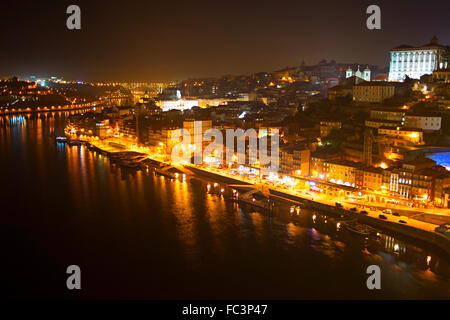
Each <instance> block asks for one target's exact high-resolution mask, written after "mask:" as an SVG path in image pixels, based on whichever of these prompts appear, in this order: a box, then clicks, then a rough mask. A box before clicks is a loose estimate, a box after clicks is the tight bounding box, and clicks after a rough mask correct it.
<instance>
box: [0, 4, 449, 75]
mask: <svg viewBox="0 0 450 320" xmlns="http://www.w3.org/2000/svg"><path fill="white" fill-rule="evenodd" d="M70 4H77V5H79V6H80V7H81V15H82V19H81V20H82V22H81V27H82V29H81V30H76V31H71V30H68V29H67V28H66V18H67V17H68V15H67V14H66V8H67V6H68V5H70ZM370 4H378V5H379V6H380V7H381V27H382V29H381V30H375V31H371V30H368V29H367V28H366V18H367V16H368V15H366V13H365V12H366V8H367V6H368V5H370ZM449 12H450V1H448V0H428V1H412V0H410V1H405V0H389V1H376V0H370V1H366V0H360V1H349V0H342V1H339V0H333V1H319V0H315V1H303V0H297V1H282V0H277V1H275V0H273V1H263V0H261V1H246V0H240V1H217V0H210V1H194V0H191V1H162V0H161V1H153V0H143V1H135V0H126V1H95V0H91V1H78V0H71V1H65V0H63V1H27V0H25V1H2V2H1V4H0V24H1V28H0V36H1V50H0V76H11V75H19V76H21V75H23V76H27V75H37V76H59V77H64V78H66V79H73V80H111V81H167V80H181V79H185V78H188V77H208V76H220V75H225V74H249V73H253V72H259V71H268V72H270V71H273V70H276V69H280V68H283V67H286V66H293V65H299V64H300V63H301V61H302V60H304V61H305V62H306V63H307V64H313V63H317V62H318V61H319V60H321V59H324V58H325V59H328V60H330V59H335V60H336V61H337V62H345V63H352V62H359V63H369V64H376V65H379V66H381V67H384V66H387V65H388V52H389V49H390V48H392V47H395V46H397V45H400V44H411V45H421V44H425V43H428V42H429V41H430V39H431V37H432V36H433V35H436V36H437V37H438V38H439V42H440V43H441V44H450V32H449V31H450V18H449Z"/></svg>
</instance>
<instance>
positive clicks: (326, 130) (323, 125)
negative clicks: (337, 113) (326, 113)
mask: <svg viewBox="0 0 450 320" xmlns="http://www.w3.org/2000/svg"><path fill="white" fill-rule="evenodd" d="M341 128H342V122H341V121H320V136H321V137H322V138H323V137H326V136H328V135H329V134H330V132H331V131H332V130H339V129H341Z"/></svg>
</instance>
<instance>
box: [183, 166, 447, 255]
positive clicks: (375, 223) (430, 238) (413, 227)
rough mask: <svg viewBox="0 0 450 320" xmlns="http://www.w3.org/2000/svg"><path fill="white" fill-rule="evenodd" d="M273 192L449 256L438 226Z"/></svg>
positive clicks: (206, 174)
mask: <svg viewBox="0 0 450 320" xmlns="http://www.w3.org/2000/svg"><path fill="white" fill-rule="evenodd" d="M187 167H188V168H189V170H191V171H193V172H194V173H196V174H198V175H200V176H203V177H206V178H209V179H214V180H216V181H219V182H222V183H226V184H235V185H239V184H240V185H249V186H251V184H250V183H248V182H243V181H240V180H237V179H233V178H230V177H227V176H223V175H219V174H217V173H214V172H209V171H205V170H203V169H201V168H196V167H193V166H187ZM268 189H269V190H270V194H271V195H273V196H276V197H278V198H281V199H284V200H287V201H291V202H295V203H300V204H302V205H304V206H305V207H307V208H311V209H315V210H319V211H324V212H327V213H330V214H331V215H334V216H338V217H340V216H346V217H348V218H352V219H358V221H360V222H361V223H364V224H367V225H370V226H372V227H376V228H379V229H381V230H385V231H388V232H391V233H394V234H400V235H402V236H405V237H408V238H412V239H415V240H419V241H424V242H426V243H428V244H430V245H433V246H435V247H438V248H439V249H441V250H442V251H443V252H445V254H447V255H448V256H450V239H449V238H448V237H446V236H445V235H442V234H440V233H437V232H435V231H434V228H435V227H437V226H438V225H435V224H431V223H426V222H422V221H415V220H414V219H410V218H405V219H407V222H408V223H407V224H402V223H399V222H396V221H389V220H382V219H380V218H379V217H378V215H379V214H381V212H377V211H368V212H367V214H361V213H358V212H355V211H352V210H350V209H349V208H345V207H342V208H338V207H336V206H333V205H330V204H326V203H321V202H319V201H316V200H311V199H307V198H303V197H300V196H298V195H293V194H290V193H288V192H286V191H280V190H277V189H275V188H273V187H268ZM384 215H385V216H387V217H388V219H389V218H391V217H393V216H391V215H389V214H384ZM396 218H397V219H399V220H401V217H396Z"/></svg>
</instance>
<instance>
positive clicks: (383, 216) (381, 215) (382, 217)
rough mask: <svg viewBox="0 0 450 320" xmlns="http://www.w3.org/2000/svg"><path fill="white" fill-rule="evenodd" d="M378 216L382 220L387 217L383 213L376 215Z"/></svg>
mask: <svg viewBox="0 0 450 320" xmlns="http://www.w3.org/2000/svg"><path fill="white" fill-rule="evenodd" d="M378 218H380V219H383V220H387V217H386V216H385V215H383V214H380V215H379V216H378Z"/></svg>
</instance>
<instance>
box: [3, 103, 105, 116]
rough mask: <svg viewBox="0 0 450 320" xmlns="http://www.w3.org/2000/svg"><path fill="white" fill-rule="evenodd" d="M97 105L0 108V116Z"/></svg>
mask: <svg viewBox="0 0 450 320" xmlns="http://www.w3.org/2000/svg"><path fill="white" fill-rule="evenodd" d="M96 106H97V107H98V105H93V106H79V107H72V106H68V107H61V106H58V107H43V108H36V109H31V108H26V109H14V108H13V109H0V116H2V115H5V116H7V115H21V114H30V113H42V112H54V111H76V110H85V109H86V110H88V109H89V110H90V109H92V108H95V107H96Z"/></svg>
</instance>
